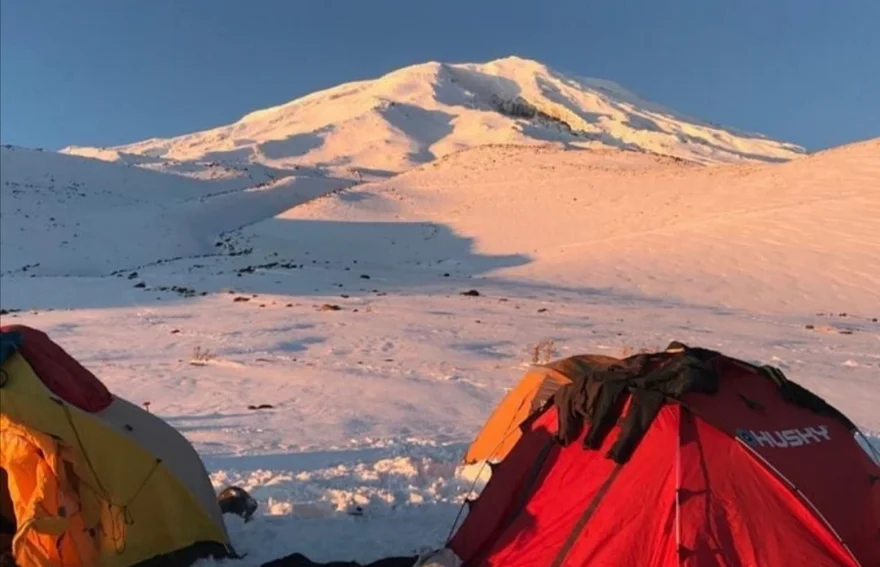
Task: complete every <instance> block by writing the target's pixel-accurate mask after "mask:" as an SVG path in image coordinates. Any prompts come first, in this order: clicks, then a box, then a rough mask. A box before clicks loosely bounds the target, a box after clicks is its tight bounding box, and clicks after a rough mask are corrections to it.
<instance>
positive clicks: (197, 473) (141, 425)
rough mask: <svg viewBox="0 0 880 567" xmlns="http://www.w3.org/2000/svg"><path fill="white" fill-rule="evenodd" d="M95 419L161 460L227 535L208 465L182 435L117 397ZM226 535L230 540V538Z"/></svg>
mask: <svg viewBox="0 0 880 567" xmlns="http://www.w3.org/2000/svg"><path fill="white" fill-rule="evenodd" d="M95 415H97V416H98V417H99V418H100V419H101V421H103V422H104V423H105V424H107V425H108V426H109V427H112V428H113V429H114V430H115V431H118V432H119V433H121V434H122V435H125V436H126V437H127V438H129V439H131V440H132V441H135V442H136V443H138V444H139V445H140V446H141V447H143V449H144V450H145V451H147V452H149V453H151V454H153V455H156V457H157V458H159V459H161V460H162V462H163V463H164V464H165V466H166V467H167V468H168V470H170V471H171V472H173V473H174V475H175V476H176V477H177V479H178V480H179V481H180V483H181V484H183V485H184V486H185V487H187V488H188V489H189V490H190V492H192V494H193V495H195V497H196V498H197V499H198V501H199V502H200V503H201V505H202V506H203V507H204V509H205V511H206V512H207V513H208V514H209V515H210V516H211V518H213V519H214V520H215V521H216V522H217V523H218V524H219V525H221V526H223V529H224V531H225V529H226V528H225V524H224V523H223V519H222V514H221V511H220V505H219V504H218V503H217V494H216V492H215V491H214V487H213V486H212V485H211V481H210V477H209V476H208V472H207V470H206V469H205V465H204V463H202V460H201V458H200V457H199V454H198V453H197V452H196V450H195V449H194V448H193V446H192V445H191V444H190V443H189V441H187V439H186V438H185V437H184V436H183V434H181V433H180V432H179V431H177V429H175V428H174V427H172V426H171V425H170V424H168V423H167V422H165V421H164V420H162V419H161V418H160V417H158V416H156V415H153V414H151V413H149V412H147V411H146V410H144V409H143V408H140V407H138V406H136V405H134V404H132V403H131V402H128V401H126V400H124V399H123V398H120V397H118V396H114V397H113V402H112V403H111V404H110V405H109V406H107V407H106V408H105V409H104V410H102V411H100V412H99V413H97V414H95ZM226 535H227V539H228V534H226Z"/></svg>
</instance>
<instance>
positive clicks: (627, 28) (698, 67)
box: [0, 0, 880, 150]
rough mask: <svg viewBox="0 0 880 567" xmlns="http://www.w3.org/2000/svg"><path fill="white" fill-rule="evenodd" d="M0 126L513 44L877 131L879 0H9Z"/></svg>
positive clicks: (239, 103)
mask: <svg viewBox="0 0 880 567" xmlns="http://www.w3.org/2000/svg"><path fill="white" fill-rule="evenodd" d="M0 6H2V8H0V11H2V13H0V139H2V141H3V142H4V143H13V144H19V145H24V146H31V147H44V148H47V149H58V148H60V147H62V146H65V145H68V144H78V145H99V146H100V145H114V144H121V143H127V142H133V141H137V140H141V139H145V138H150V137H165V136H171V135H176V134H182V133H187V132H192V131H196V130H200V129H205V128H209V127H213V126H219V125H222V124H227V123H230V122H232V121H235V120H237V119H238V118H239V117H240V116H242V115H244V114H246V113H247V112H249V111H251V110H255V109H258V108H264V107H267V106H271V105H274V104H278V103H281V102H285V101H288V100H291V99H293V98H296V97H298V96H301V95H303V94H306V93H309V92H311V91H314V90H317V89H320V88H324V87H328V86H332V85H335V84H338V83H341V82H345V81H349V80H355V79H363V78H370V77H375V76H379V75H382V74H384V73H386V72H388V71H391V70H393V69H395V68H398V67H401V66H404V65H408V64H412V63H418V62H423V61H428V60H440V61H447V62H463V61H485V60H489V59H494V58H497V57H503V56H507V55H519V56H521V57H528V58H533V59H537V60H540V61H542V62H543V63H546V64H547V65H549V66H551V67H553V68H555V69H557V70H559V71H563V72H565V71H569V72H573V73H577V74H579V75H582V76H592V77H601V78H606V79H611V80H614V81H617V82H619V83H620V84H622V85H623V86H625V87H627V88H629V89H631V90H634V91H636V92H637V93H639V94H641V95H642V96H644V97H646V98H648V99H651V100H654V101H656V102H659V103H662V104H665V105H667V106H669V107H671V108H673V109H675V110H677V111H679V112H682V113H685V114H689V115H692V116H695V117H698V118H702V119H705V120H710V121H713V122H718V123H721V124H725V125H729V126H733V127H737V128H741V129H746V130H752V131H759V132H763V133H765V134H768V135H770V136H772V137H775V138H779V139H784V140H787V141H792V142H795V143H798V144H801V145H803V146H805V147H806V148H807V149H810V150H815V149H820V148H825V147H829V146H834V145H838V144H842V143H846V142H851V141H856V140H860V139H865V138H870V137H876V136H880V28H878V22H880V1H878V0H736V1H731V0H665V1H661V0H602V1H598V0H553V1H542V2H523V1H521V0H507V1H506V2H496V1H494V0H492V1H489V0H469V1H467V2H463V1H459V0H444V1H443V2H421V1H416V0H407V1H384V0H370V1H365V0H348V1H340V0H300V1H294V0H278V1H270V0H235V1H233V0H176V1H174V0H149V1H141V2H135V1H127V0H105V1H100V2H99V1H96V0H77V1H75V2H71V1H64V0H3V2H2V3H0Z"/></svg>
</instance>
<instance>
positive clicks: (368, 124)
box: [61, 56, 805, 176]
mask: <svg viewBox="0 0 880 567" xmlns="http://www.w3.org/2000/svg"><path fill="white" fill-rule="evenodd" d="M491 144H515V145H546V144H551V145H557V146H559V145H561V146H564V147H568V148H573V149H591V148H597V147H604V148H609V147H610V148H617V149H623V150H631V151H639V152H647V153H657V154H660V155H667V156H671V157H678V158H681V159H685V160H688V161H693V162H696V163H704V164H711V163H740V162H754V161H759V162H760V161H764V162H779V161H788V160H790V159H795V158H797V157H800V156H801V155H804V153H805V152H804V150H803V148H801V147H799V146H796V145H794V144H789V143H784V142H778V141H775V140H771V139H769V138H768V137H766V136H764V135H761V134H756V133H749V132H742V131H739V130H734V129H731V128H723V127H720V126H717V125H714V124H711V123H709V122H705V121H702V120H698V119H694V118H690V117H687V116H684V115H682V114H680V113H677V112H675V111H673V110H671V109H668V108H666V107H663V106H661V105H658V104H656V103H653V102H651V101H649V100H646V99H645V98H643V97H641V96H639V95H637V94H635V93H633V92H631V91H629V90H627V89H625V88H624V87H622V86H620V85H618V84H617V83H614V82H612V81H608V80H604V79H590V78H581V77H578V76H575V75H567V74H563V73H560V72H558V71H555V70H553V69H551V68H549V67H547V66H546V65H544V64H542V63H540V62H538V61H534V60H530V59H524V58H521V57H516V56H512V57H506V58H502V59H496V60H493V61H489V62H487V63H443V62H438V61H430V62H427V63H419V64H414V65H409V66H406V67H402V68H399V69H396V70H394V71H391V72H390V73H387V74H385V75H382V76H381V77H378V78H375V79H364V80H357V81H350V82H346V83H342V84H340V85H336V86H334V87H330V88H327V89H323V90H319V91H316V92H313V93H310V94H307V95H305V96H302V97H299V98H296V99H294V100H291V101H288V102H286V103H282V104H279V105H275V106H272V107H269V108H264V109H258V110H254V111H252V112H249V113H246V114H245V115H243V116H242V117H241V118H240V119H238V120H237V121H235V122H233V123H231V124H227V125H225V126H219V127H216V128H211V129H208V130H203V131H199V132H194V133H190V134H182V135H179V136H174V137H171V138H151V139H147V140H143V141H140V142H134V143H131V144H124V145H119V146H113V147H109V148H95V147H88V146H68V147H66V148H63V149H62V150H61V153H67V154H74V155H80V156H84V157H95V158H98V159H104V160H106V161H123V162H126V163H132V164H136V165H145V163H144V162H145V161H147V162H150V161H152V162H153V166H156V167H161V164H163V163H172V162H173V163H180V162H201V161H208V162H210V161H217V160H219V161H222V162H228V163H237V164H244V163H255V164H262V165H265V166H270V167H275V168H280V169H286V170H290V169H296V168H298V167H317V168H323V169H328V170H332V169H334V168H349V169H352V170H355V171H358V172H360V173H367V174H378V175H380V176H388V175H394V174H397V173H400V172H402V171H406V170H409V169H412V168H413V167H416V166H418V165H421V164H424V163H427V162H430V161H433V160H435V159H437V158H439V157H442V156H444V155H448V154H450V153H453V152H456V151H459V150H461V149H466V148H470V147H478V146H482V145H491Z"/></svg>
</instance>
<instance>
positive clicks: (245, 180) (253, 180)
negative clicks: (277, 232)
mask: <svg viewBox="0 0 880 567" xmlns="http://www.w3.org/2000/svg"><path fill="white" fill-rule="evenodd" d="M287 173H292V172H287ZM276 175H279V173H278V172H277V171H276V172H273V171H271V170H266V169H264V168H259V167H256V168H254V167H250V168H246V167H237V168H236V167H231V166H220V165H217V166H205V167H202V168H198V169H197V168H193V169H192V171H190V172H187V173H180V174H173V173H169V172H164V171H154V170H151V169H149V168H146V169H145V168H141V167H128V166H125V165H122V164H118V163H107V162H105V161H100V160H96V159H85V158H82V157H78V156H69V155H64V154H57V153H53V152H41V151H35V150H29V149H25V148H17V147H10V146H4V147H2V148H0V243H2V247H3V248H2V255H0V273H2V274H10V273H27V274H35V275H75V276H82V275H100V274H109V273H110V272H113V271H115V270H119V269H123V268H130V267H134V266H140V265H143V264H148V263H152V262H157V261H160V260H166V259H169V258H174V257H180V256H196V255H205V254H213V253H216V252H217V251H218V247H217V245H216V244H217V242H218V239H219V238H220V236H221V235H222V234H223V233H224V232H226V231H229V230H233V229H237V228H240V227H242V226H244V225H246V224H249V223H252V222H256V221H259V220H263V219H265V218H266V217H267V216H272V215H274V214H276V213H278V212H281V211H284V210H285V209H287V208H289V207H292V206H294V205H295V204H297V203H300V202H303V201H304V200H307V199H309V198H311V197H314V196H316V195H319V194H322V193H324V192H326V191H330V190H332V189H336V188H339V187H344V186H346V185H347V184H349V183H350V182H349V181H346V180H340V179H332V178H325V177H320V176H319V177H309V176H307V175H293V174H286V175H283V176H279V177H276Z"/></svg>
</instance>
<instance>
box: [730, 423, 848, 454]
mask: <svg viewBox="0 0 880 567" xmlns="http://www.w3.org/2000/svg"><path fill="white" fill-rule="evenodd" d="M736 435H737V437H739V438H740V439H742V440H743V441H745V442H746V443H748V444H749V445H750V446H752V447H756V448H757V447H777V448H779V449H785V448H787V447H801V446H803V445H813V444H816V443H822V442H824V441H831V432H830V431H829V430H828V427H827V426H825V425H817V426H816V427H803V428H800V429H777V430H775V431H764V430H759V431H756V430H754V429H738V430H737V432H736Z"/></svg>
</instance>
